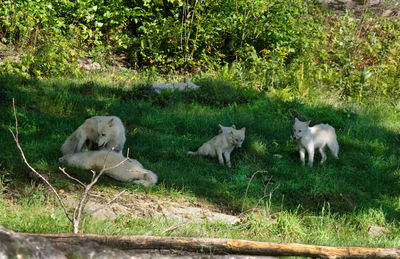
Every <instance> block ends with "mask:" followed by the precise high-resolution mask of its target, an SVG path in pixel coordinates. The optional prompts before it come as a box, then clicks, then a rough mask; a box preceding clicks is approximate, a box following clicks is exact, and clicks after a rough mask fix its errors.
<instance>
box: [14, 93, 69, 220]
mask: <svg viewBox="0 0 400 259" xmlns="http://www.w3.org/2000/svg"><path fill="white" fill-rule="evenodd" d="M12 101H13V110H14V118H15V134H14V132H13V131H12V130H11V129H10V128H9V130H10V132H11V134H12V136H13V138H14V141H15V143H16V144H17V147H18V149H19V151H20V152H21V156H22V159H23V160H24V163H25V164H26V165H27V166H28V167H29V169H31V171H32V172H34V173H35V174H36V176H38V177H39V178H40V179H42V180H43V181H44V182H45V183H46V184H47V185H48V186H49V187H50V189H51V190H52V191H53V192H54V194H55V195H56V197H57V199H58V201H59V202H60V204H61V207H62V208H63V210H64V213H65V216H66V217H67V219H68V220H69V221H71V223H72V222H73V220H72V219H71V217H70V216H69V215H68V212H67V208H66V207H65V204H64V202H63V201H62V199H61V197H60V195H58V192H57V190H56V189H55V188H54V187H53V186H52V185H51V184H50V182H49V181H47V179H46V178H44V177H43V175H41V174H40V173H39V172H37V171H36V169H35V168H33V167H32V166H31V165H30V164H29V162H28V160H27V159H26V156H25V153H24V151H23V149H22V147H21V145H20V144H19V139H18V119H17V112H16V110H15V101H14V98H13V99H12Z"/></svg>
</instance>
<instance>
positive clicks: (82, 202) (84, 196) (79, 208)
mask: <svg viewBox="0 0 400 259" xmlns="http://www.w3.org/2000/svg"><path fill="white" fill-rule="evenodd" d="M112 150H113V149H111V150H110V151H109V152H108V153H107V155H106V157H105V159H104V164H103V169H101V171H100V172H99V173H98V174H97V175H96V173H95V171H93V170H92V173H93V178H92V181H91V182H90V183H89V184H88V185H86V186H85V190H84V192H83V193H82V197H81V200H80V201H79V204H78V206H77V207H75V210H74V216H73V219H74V221H73V231H74V233H75V234H76V233H78V231H79V222H80V221H81V220H83V219H84V218H86V217H87V216H88V215H91V213H88V214H86V215H82V211H83V209H84V208H85V205H86V201H87V199H88V196H89V191H90V189H91V188H92V187H93V185H94V184H95V183H96V182H97V181H98V180H99V178H100V176H102V175H103V173H104V172H105V171H108V170H112V169H114V168H117V167H118V166H120V165H122V164H123V163H124V162H125V161H127V160H129V149H128V152H127V158H126V159H124V160H123V161H121V162H119V163H118V164H116V165H114V166H111V167H108V168H106V162H107V159H108V155H109V154H110V152H112ZM122 193H123V192H121V193H120V194H118V195H117V196H116V197H114V199H112V200H111V201H110V202H109V203H107V206H108V205H110V204H111V203H112V202H113V201H114V200H115V199H116V198H117V197H118V196H119V195H121V194H122ZM102 208H103V207H102Z"/></svg>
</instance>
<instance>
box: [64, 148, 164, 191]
mask: <svg viewBox="0 0 400 259" xmlns="http://www.w3.org/2000/svg"><path fill="white" fill-rule="evenodd" d="M124 160H126V161H124ZM59 161H60V162H62V163H65V164H66V165H68V166H73V167H78V168H81V169H87V170H101V169H103V166H105V168H110V167H113V166H115V165H117V164H119V163H121V162H122V161H124V162H123V163H122V164H120V165H119V166H117V167H115V168H113V169H110V170H107V171H105V172H104V174H106V175H108V176H110V177H112V178H114V179H116V180H118V181H122V182H129V181H133V182H134V183H137V184H142V185H144V186H149V185H154V184H156V183H157V175H156V174H155V173H153V172H152V171H150V170H147V169H145V168H144V167H143V165H142V164H141V163H139V162H138V161H137V160H135V159H131V158H129V159H126V157H124V156H123V155H121V154H119V153H115V152H111V151H106V150H99V151H87V152H80V153H74V154H67V155H65V156H63V157H60V158H59Z"/></svg>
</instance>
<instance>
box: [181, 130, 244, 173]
mask: <svg viewBox="0 0 400 259" xmlns="http://www.w3.org/2000/svg"><path fill="white" fill-rule="evenodd" d="M219 127H220V132H221V133H220V134H219V135H217V136H215V137H213V138H212V139H210V140H209V141H207V142H206V143H204V144H203V145H201V147H199V149H197V151H196V152H193V151H189V152H188V154H190V155H200V156H210V157H218V160H219V163H220V164H221V165H223V164H224V157H225V162H226V165H227V166H228V167H231V152H232V150H233V149H234V148H235V147H238V148H241V147H242V143H243V141H244V138H245V131H246V128H242V129H240V130H237V129H235V128H234V125H233V127H224V126H222V125H221V124H220V125H219Z"/></svg>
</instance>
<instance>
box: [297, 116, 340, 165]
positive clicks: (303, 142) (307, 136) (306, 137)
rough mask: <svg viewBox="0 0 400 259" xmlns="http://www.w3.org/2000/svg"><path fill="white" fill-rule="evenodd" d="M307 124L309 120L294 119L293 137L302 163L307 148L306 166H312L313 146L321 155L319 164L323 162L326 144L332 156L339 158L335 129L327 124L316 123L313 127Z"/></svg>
mask: <svg viewBox="0 0 400 259" xmlns="http://www.w3.org/2000/svg"><path fill="white" fill-rule="evenodd" d="M309 125H310V121H305V122H304V121H300V120H298V119H297V118H295V119H294V125H293V131H294V139H295V140H296V141H297V143H298V144H299V148H300V151H299V152H300V159H301V162H302V163H303V165H304V164H305V150H307V153H308V166H310V167H312V166H313V162H314V150H315V148H318V149H319V152H320V153H321V156H322V159H321V164H323V163H324V162H325V160H326V154H325V151H324V148H325V146H326V145H327V146H328V147H329V149H330V150H331V152H332V154H333V156H334V157H335V158H336V159H339V157H338V153H339V144H338V142H337V139H336V133H335V129H334V128H333V127H332V126H330V125H329V124H318V125H315V126H313V127H309Z"/></svg>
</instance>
